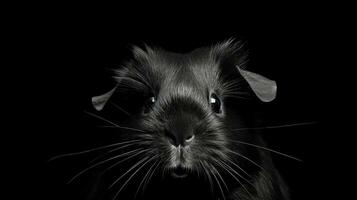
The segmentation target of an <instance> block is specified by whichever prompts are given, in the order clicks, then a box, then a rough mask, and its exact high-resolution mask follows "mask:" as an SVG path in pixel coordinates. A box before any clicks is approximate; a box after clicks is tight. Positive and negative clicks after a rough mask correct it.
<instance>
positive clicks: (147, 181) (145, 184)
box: [142, 161, 162, 191]
mask: <svg viewBox="0 0 357 200" xmlns="http://www.w3.org/2000/svg"><path fill="white" fill-rule="evenodd" d="M161 162H162V161H159V162H158V163H157V164H156V167H155V168H154V170H153V171H152V172H151V174H150V175H149V177H148V178H147V180H146V181H145V183H144V186H143V190H142V191H145V190H146V186H147V184H148V183H149V181H150V180H151V177H152V176H153V175H154V173H155V171H156V169H157V168H158V166H159V165H160V163H161Z"/></svg>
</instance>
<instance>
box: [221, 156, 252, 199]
mask: <svg viewBox="0 0 357 200" xmlns="http://www.w3.org/2000/svg"><path fill="white" fill-rule="evenodd" d="M222 163H224V162H222ZM224 164H225V165H226V166H227V167H229V169H230V170H231V171H232V172H233V173H236V174H237V175H238V176H239V177H241V178H242V179H243V180H245V181H247V182H248V183H249V184H250V185H252V186H253V187H255V186H254V185H253V184H252V183H251V182H250V181H248V180H246V179H245V178H243V177H242V176H241V175H240V174H239V173H238V172H237V171H236V170H234V169H233V168H231V167H230V166H229V165H228V164H227V163H224ZM223 169H225V170H226V171H227V172H228V173H229V174H230V175H231V176H232V177H233V178H234V179H235V180H236V181H237V182H238V183H239V184H240V185H241V186H242V187H243V188H244V190H245V191H247V193H248V194H249V195H250V196H251V197H253V196H252V194H251V193H250V192H249V191H248V189H247V188H246V187H245V186H244V184H243V183H242V182H241V181H240V180H239V179H238V178H237V177H236V176H235V175H233V174H232V173H231V172H230V171H229V170H228V169H226V168H223Z"/></svg>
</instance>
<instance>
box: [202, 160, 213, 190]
mask: <svg viewBox="0 0 357 200" xmlns="http://www.w3.org/2000/svg"><path fill="white" fill-rule="evenodd" d="M199 163H200V165H201V167H202V169H203V171H204V173H205V174H206V175H207V178H208V182H209V184H210V188H211V194H213V182H212V178H211V175H210V174H209V171H208V170H207V168H206V167H205V165H204V163H203V162H202V161H199Z"/></svg>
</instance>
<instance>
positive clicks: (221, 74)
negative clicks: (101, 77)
mask: <svg viewBox="0 0 357 200" xmlns="http://www.w3.org/2000/svg"><path fill="white" fill-rule="evenodd" d="M133 54H134V58H133V59H132V60H130V61H129V62H127V63H124V64H123V66H122V67H120V68H119V69H117V70H116V75H115V79H116V80H117V85H116V87H115V88H114V89H113V90H111V91H110V92H108V93H106V94H104V95H101V96H97V97H93V104H94V106H95V108H96V109H97V110H102V109H103V108H104V106H105V104H106V102H107V101H108V100H109V99H110V98H111V96H112V95H118V96H119V98H121V97H122V98H124V97H125V98H129V99H130V97H131V96H134V97H136V98H139V99H140V98H141V99H143V102H145V100H146V99H148V98H150V97H151V96H153V97H155V102H154V103H153V104H152V105H151V106H150V107H149V108H147V109H148V110H146V111H145V112H144V111H143V110H144V109H145V108H144V104H139V105H140V106H141V107H142V109H138V110H136V111H133V112H132V113H131V114H132V115H133V116H135V117H134V119H132V121H131V123H130V124H135V125H136V127H135V128H138V129H140V130H144V131H145V132H144V133H136V134H131V136H130V137H131V138H130V139H143V140H145V141H147V142H146V143H145V144H144V145H142V146H141V147H142V148H145V149H147V150H148V151H147V152H146V153H145V154H144V155H142V157H144V158H145V157H147V158H148V159H149V158H154V159H153V160H152V161H150V162H149V163H151V164H153V163H154V162H155V161H157V160H159V161H162V163H161V164H160V167H159V168H158V170H160V171H161V172H171V171H175V170H176V168H177V167H181V168H183V169H185V170H187V171H189V176H195V175H197V174H198V173H201V174H202V173H206V176H208V175H207V174H210V176H211V180H213V182H215V183H214V184H213V185H214V188H215V189H214V191H215V193H217V194H218V195H216V197H219V198H221V199H222V195H223V196H224V198H226V199H241V200H258V199H259V200H262V199H264V200H273V199H274V200H280V199H281V200H282V199H289V197H288V196H289V195H288V192H287V187H286V186H285V184H284V182H283V181H282V178H281V177H280V175H279V173H278V171H277V170H276V168H275V167H274V165H273V163H272V160H271V157H270V154H269V153H268V152H267V151H264V150H260V149H254V148H252V147H249V146H248V147H247V146H245V145H243V144H237V143H234V142H233V141H234V140H235V141H236V140H239V141H244V142H249V143H254V144H256V145H260V146H265V144H264V142H263V141H262V139H261V137H260V136H259V134H251V133H249V132H237V131H233V129H234V128H237V127H242V126H243V127H244V123H245V122H243V121H246V119H241V118H240V117H235V116H238V115H240V114H241V113H239V112H240V111H239V109H237V110H235V109H232V108H230V107H227V106H226V102H228V100H229V99H230V98H231V99H234V98H237V101H238V100H239V99H240V98H243V99H244V98H248V99H249V98H250V99H254V98H255V97H257V98H255V99H260V100H261V101H263V102H269V101H272V100H273V99H274V98H275V95H276V83H275V82H274V81H272V80H269V79H267V78H265V77H263V76H261V75H258V74H255V73H253V72H249V71H247V70H246V69H244V68H245V67H244V64H245V61H246V54H245V52H244V50H243V49H242V44H241V43H240V42H233V41H232V40H228V41H226V42H223V43H220V44H217V45H214V46H211V47H206V48H200V49H197V50H194V51H192V52H190V53H188V54H176V53H171V52H167V51H165V50H162V49H157V48H150V47H145V48H138V47H134V48H133ZM213 93H214V94H216V95H217V96H218V98H219V100H220V101H221V104H222V105H221V112H217V113H215V112H213V111H212V105H211V104H210V102H209V101H210V98H211V95H212V94H213ZM138 96H140V97H138ZM252 97H254V98H252ZM227 104H228V103H227ZM119 105H120V104H119ZM120 106H122V107H125V105H120ZM140 106H139V107H140ZM136 107H138V106H136ZM236 118H237V119H238V120H237V121H235V119H236ZM240 121H242V125H240ZM237 124H238V126H237ZM168 134H169V135H170V134H171V137H173V138H174V139H177V141H178V142H177V144H181V145H179V146H175V145H172V144H173V143H172V141H171V143H172V144H170V137H168ZM187 135H194V136H195V137H194V139H193V140H192V141H190V142H187V141H189V140H188V139H187V138H188V136H187ZM171 139H172V138H171ZM179 141H181V143H180V142H179ZM234 152H236V154H235V153H234ZM238 154H241V155H245V156H246V157H250V158H251V159H252V160H254V161H255V162H256V163H257V164H258V165H259V166H261V167H262V168H263V169H260V168H259V167H257V166H255V165H253V164H252V162H250V161H248V160H247V159H244V158H243V157H241V156H239V155H238ZM231 162H233V163H235V164H237V165H239V166H241V167H242V168H245V169H247V171H248V172H249V175H250V177H249V176H244V175H243V177H245V178H246V179H247V180H248V181H250V182H251V183H252V184H248V183H247V182H246V181H245V180H244V179H243V178H240V177H238V176H237V175H235V176H237V178H238V180H240V181H241V183H242V184H243V186H242V185H241V184H239V183H238V182H234V181H230V182H229V183H228V182H227V183H228V184H229V185H228V188H229V191H228V192H226V191H224V192H222V193H223V194H219V193H220V190H219V189H217V188H218V187H217V186H218V184H217V182H219V181H220V177H219V176H222V179H224V180H227V181H228V179H229V175H230V173H228V171H229V170H230V169H229V168H227V166H226V165H229V166H230V167H231V168H232V169H235V170H236V171H238V172H239V173H241V174H243V172H242V171H239V169H238V168H237V167H235V166H234V164H233V163H231ZM225 167H226V169H224V168H225ZM227 170H228V171H227ZM230 172H231V173H232V174H234V173H233V171H230ZM168 174H169V173H166V175H168ZM226 177H227V178H226ZM206 178H207V177H206ZM230 178H232V177H230ZM215 179H217V180H215ZM207 181H208V178H207ZM220 186H221V187H222V188H223V184H222V181H221V183H220ZM223 190H224V189H223Z"/></svg>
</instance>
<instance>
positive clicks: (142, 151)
mask: <svg viewBox="0 0 357 200" xmlns="http://www.w3.org/2000/svg"><path fill="white" fill-rule="evenodd" d="M148 151H149V150H147V149H144V150H141V151H139V152H137V153H135V154H133V155H131V156H129V157H127V158H125V159H123V160H120V161H118V162H116V163H115V164H113V165H111V166H110V167H108V168H107V169H105V170H104V171H103V173H105V172H106V171H109V170H111V169H112V168H114V167H115V166H117V165H119V164H120V163H123V162H125V161H127V160H129V159H131V158H133V157H135V156H137V155H139V154H141V153H145V152H148Z"/></svg>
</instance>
